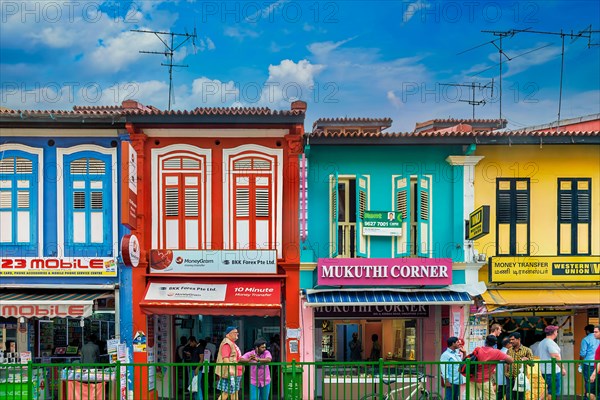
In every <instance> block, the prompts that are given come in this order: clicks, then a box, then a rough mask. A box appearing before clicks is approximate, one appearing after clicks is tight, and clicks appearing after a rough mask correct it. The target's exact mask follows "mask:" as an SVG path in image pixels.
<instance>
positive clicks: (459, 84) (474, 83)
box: [440, 78, 494, 119]
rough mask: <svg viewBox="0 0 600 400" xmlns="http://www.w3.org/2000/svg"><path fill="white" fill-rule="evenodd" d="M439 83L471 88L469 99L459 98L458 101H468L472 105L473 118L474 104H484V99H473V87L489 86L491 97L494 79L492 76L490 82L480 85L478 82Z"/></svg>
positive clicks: (492, 95) (480, 88) (481, 88)
mask: <svg viewBox="0 0 600 400" xmlns="http://www.w3.org/2000/svg"><path fill="white" fill-rule="evenodd" d="M440 85H442V86H453V87H468V88H471V97H470V98H469V100H462V99H459V100H458V101H462V102H463V103H469V104H470V105H472V106H473V119H475V106H479V105H485V104H486V101H485V99H481V100H475V89H479V90H483V89H487V88H491V90H492V94H491V97H494V79H493V78H492V81H491V82H489V83H487V84H485V85H482V84H481V83H479V82H471V83H470V84H464V83H440Z"/></svg>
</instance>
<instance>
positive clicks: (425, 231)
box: [416, 175, 431, 257]
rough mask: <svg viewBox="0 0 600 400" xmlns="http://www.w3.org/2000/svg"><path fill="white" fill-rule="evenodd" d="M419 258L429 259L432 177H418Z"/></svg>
mask: <svg viewBox="0 0 600 400" xmlns="http://www.w3.org/2000/svg"><path fill="white" fill-rule="evenodd" d="M417 191H418V193H417V210H416V212H417V235H418V237H417V238H418V240H417V256H419V257H429V256H430V254H429V251H430V243H429V237H430V229H431V224H430V222H431V218H430V215H431V177H429V176H425V175H420V176H418V177H417Z"/></svg>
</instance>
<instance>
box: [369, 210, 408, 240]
mask: <svg viewBox="0 0 600 400" xmlns="http://www.w3.org/2000/svg"><path fill="white" fill-rule="evenodd" d="M362 234H363V235H365V236H401V235H402V214H400V213H399V212H395V211H365V212H364V214H363V224H362Z"/></svg>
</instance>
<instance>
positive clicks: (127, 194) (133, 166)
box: [121, 142, 137, 230]
mask: <svg viewBox="0 0 600 400" xmlns="http://www.w3.org/2000/svg"><path fill="white" fill-rule="evenodd" d="M121 168H122V169H123V172H122V176H123V179H124V180H125V179H126V180H127V181H126V182H123V189H122V190H121V210H122V212H121V223H122V224H123V225H125V226H127V227H128V228H129V229H132V230H135V229H137V152H136V151H135V149H134V148H133V146H132V145H131V143H129V142H123V145H122V148H121Z"/></svg>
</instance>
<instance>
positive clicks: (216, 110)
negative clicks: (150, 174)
mask: <svg viewBox="0 0 600 400" xmlns="http://www.w3.org/2000/svg"><path fill="white" fill-rule="evenodd" d="M304 113H305V112H304V110H271V109H270V108H267V107H261V108H256V107H243V108H241V107H207V108H204V107H198V108H195V109H193V110H171V111H167V110H162V111H161V110H158V109H156V108H153V109H152V110H142V109H128V110H125V114H128V115H304Z"/></svg>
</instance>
